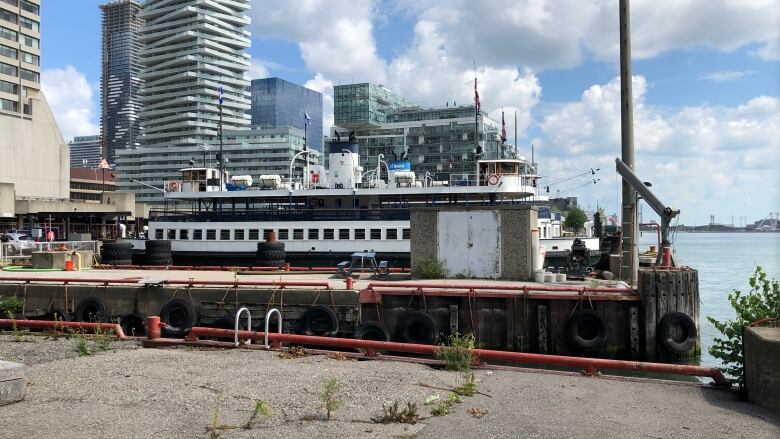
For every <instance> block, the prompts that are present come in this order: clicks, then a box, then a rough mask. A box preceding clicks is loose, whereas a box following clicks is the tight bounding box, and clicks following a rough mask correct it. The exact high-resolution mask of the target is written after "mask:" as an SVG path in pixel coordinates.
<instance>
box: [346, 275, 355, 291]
mask: <svg viewBox="0 0 780 439" xmlns="http://www.w3.org/2000/svg"><path fill="white" fill-rule="evenodd" d="M344 282H345V283H346V284H347V289H348V290H354V289H355V279H353V278H352V276H350V277H348V278H346V279H344Z"/></svg>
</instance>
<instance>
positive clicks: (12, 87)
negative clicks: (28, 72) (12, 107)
mask: <svg viewBox="0 0 780 439" xmlns="http://www.w3.org/2000/svg"><path fill="white" fill-rule="evenodd" d="M0 91H2V92H4V93H11V94H12V95H15V94H17V93H18V91H19V86H18V85H16V84H14V83H13V82H8V81H1V80H0Z"/></svg>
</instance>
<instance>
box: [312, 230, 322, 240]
mask: <svg viewBox="0 0 780 439" xmlns="http://www.w3.org/2000/svg"><path fill="white" fill-rule="evenodd" d="M309 239H320V229H309Z"/></svg>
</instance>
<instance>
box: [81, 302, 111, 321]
mask: <svg viewBox="0 0 780 439" xmlns="http://www.w3.org/2000/svg"><path fill="white" fill-rule="evenodd" d="M98 319H99V320H98ZM73 320H74V321H77V322H98V323H99V322H102V323H107V322H109V321H110V320H111V311H110V310H109V309H108V305H107V304H106V302H105V301H103V299H101V298H99V297H95V296H90V297H85V298H83V299H81V301H79V303H78V305H76V310H75V311H74V312H73Z"/></svg>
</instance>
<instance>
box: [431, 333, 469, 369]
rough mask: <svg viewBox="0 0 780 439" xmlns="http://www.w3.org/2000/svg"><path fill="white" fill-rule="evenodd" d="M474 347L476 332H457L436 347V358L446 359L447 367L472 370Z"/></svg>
mask: <svg viewBox="0 0 780 439" xmlns="http://www.w3.org/2000/svg"><path fill="white" fill-rule="evenodd" d="M472 349H474V334H465V335H460V334H455V335H451V336H449V337H448V338H447V340H446V341H445V342H444V343H442V344H440V345H439V347H438V348H436V358H438V359H439V360H442V361H444V363H445V366H444V367H445V369H447V370H459V371H467V370H471V363H472V361H473V358H474V357H473V356H472V354H471V350H472Z"/></svg>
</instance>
